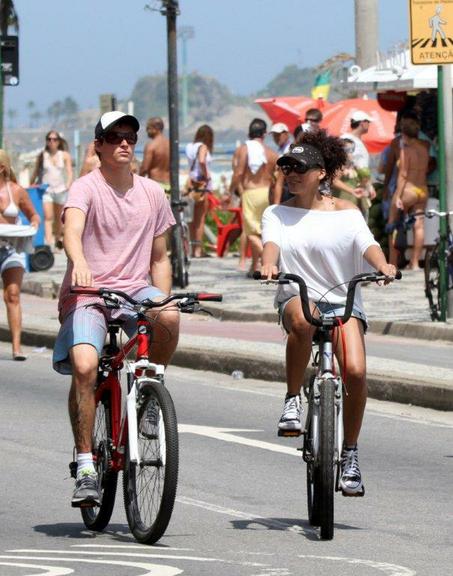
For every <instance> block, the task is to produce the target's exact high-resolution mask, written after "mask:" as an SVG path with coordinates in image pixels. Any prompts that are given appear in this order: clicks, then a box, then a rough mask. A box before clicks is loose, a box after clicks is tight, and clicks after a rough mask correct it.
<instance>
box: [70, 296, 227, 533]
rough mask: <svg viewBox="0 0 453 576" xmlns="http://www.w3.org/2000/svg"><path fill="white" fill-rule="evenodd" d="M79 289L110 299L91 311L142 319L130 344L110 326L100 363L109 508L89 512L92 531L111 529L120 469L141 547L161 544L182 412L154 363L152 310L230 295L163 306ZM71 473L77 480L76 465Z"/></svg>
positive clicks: (99, 413)
mask: <svg viewBox="0 0 453 576" xmlns="http://www.w3.org/2000/svg"><path fill="white" fill-rule="evenodd" d="M71 291H72V292H73V293H76V294H84V295H90V296H100V297H101V298H102V299H103V301H104V304H103V305H101V304H89V305H88V306H90V305H91V306H97V307H101V309H102V310H104V309H121V308H127V309H129V310H133V311H134V312H135V313H136V317H137V331H136V333H135V334H134V336H132V338H130V339H129V340H128V341H127V342H126V343H125V344H124V346H120V345H119V344H118V333H119V330H120V328H121V327H122V324H123V322H124V321H121V320H108V321H107V325H108V326H107V329H108V335H107V339H106V343H105V346H104V349H103V353H102V356H101V358H100V360H99V369H98V377H97V384H96V390H95V398H96V418H95V426H94V433H93V459H94V463H95V468H96V471H97V474H98V482H99V491H100V494H101V504H100V506H98V507H89V508H82V509H81V513H82V518H83V521H84V523H85V526H86V527H87V528H89V529H90V530H96V531H101V530H103V529H104V528H105V527H106V526H107V525H108V523H109V521H110V518H111V516H112V512H113V507H114V504H115V495H116V489H117V482H118V472H120V471H121V470H122V471H123V490H124V505H125V509H126V516H127V521H128V524H129V527H130V530H131V532H132V534H133V535H134V537H135V538H136V540H138V541H139V542H141V543H145V544H153V543H154V542H156V541H157V540H159V538H160V537H161V536H162V535H163V534H164V532H165V530H166V529H167V526H168V523H169V522H170V518H171V515H172V512H173V506H174V502H175V497H176V487H177V483H178V466H179V450H178V428H177V420H176V412H175V407H174V404H173V400H172V398H171V396H170V393H169V391H168V390H167V388H165V386H164V380H165V367H164V366H163V365H160V364H154V363H153V362H150V360H149V350H150V345H151V343H152V340H153V325H152V322H153V321H152V319H150V318H149V317H148V316H147V315H146V312H147V311H148V310H151V309H153V308H161V307H163V306H165V305H167V304H168V303H170V302H173V301H174V302H175V307H176V308H177V309H179V310H180V311H181V312H187V313H193V312H197V311H202V310H203V308H202V307H201V302H204V301H216V302H220V301H221V300H222V296H221V295H220V294H204V293H187V294H186V293H184V294H172V295H171V296H169V297H168V298H165V299H164V300H162V301H160V302H153V301H152V300H144V301H142V302H138V301H137V300H134V299H133V298H131V297H130V296H129V295H128V294H126V293H124V292H121V291H120V290H110V289H107V288H99V289H97V288H84V287H74V288H72V290H71ZM135 346H136V355H135V361H133V362H131V361H129V360H128V359H127V356H128V354H129V353H130V352H131V351H132V350H133V348H134V347H135ZM122 370H125V371H126V386H127V394H124V393H123V392H122V388H121V371H122ZM150 373H151V374H152V376H149V374H150ZM123 396H125V399H124V400H122V397H123ZM123 403H124V406H123ZM70 468H71V474H72V476H73V477H75V475H76V469H77V464H76V462H72V463H71V464H70Z"/></svg>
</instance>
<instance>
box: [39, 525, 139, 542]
mask: <svg viewBox="0 0 453 576" xmlns="http://www.w3.org/2000/svg"><path fill="white" fill-rule="evenodd" d="M33 530H34V531H35V532H39V533H41V534H45V535H46V536H51V537H52V538H79V539H85V540H87V539H91V540H94V539H96V538H100V537H103V536H109V537H110V538H112V539H113V540H115V541H117V542H134V541H135V540H134V538H133V536H132V534H131V533H130V531H129V527H128V525H127V524H110V525H109V527H108V529H107V530H104V531H103V532H92V531H91V530H88V528H85V526H84V525H83V524H81V523H80V522H74V523H72V522H71V523H69V522H62V523H60V524H38V525H37V526H33Z"/></svg>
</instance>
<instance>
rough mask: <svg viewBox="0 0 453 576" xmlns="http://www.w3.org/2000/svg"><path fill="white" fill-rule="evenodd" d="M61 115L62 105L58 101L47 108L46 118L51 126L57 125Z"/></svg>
mask: <svg viewBox="0 0 453 576" xmlns="http://www.w3.org/2000/svg"><path fill="white" fill-rule="evenodd" d="M62 115H63V105H62V103H61V101H60V100H56V101H55V102H53V104H51V105H50V106H49V107H48V108H47V116H48V117H49V120H50V122H51V124H53V125H54V126H55V125H57V124H58V122H59V120H60V118H61V117H62Z"/></svg>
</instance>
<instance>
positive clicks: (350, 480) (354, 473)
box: [340, 446, 365, 496]
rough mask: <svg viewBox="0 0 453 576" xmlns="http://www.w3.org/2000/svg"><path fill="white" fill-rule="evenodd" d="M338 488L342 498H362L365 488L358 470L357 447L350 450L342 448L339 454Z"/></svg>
mask: <svg viewBox="0 0 453 576" xmlns="http://www.w3.org/2000/svg"><path fill="white" fill-rule="evenodd" d="M340 488H341V491H342V492H343V496H364V494H365V486H364V485H363V482H362V474H361V473H360V468H359V453H358V450H357V446H356V447H355V448H352V449H349V450H348V449H346V448H343V451H342V453H341V477H340Z"/></svg>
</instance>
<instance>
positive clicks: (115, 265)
mask: <svg viewBox="0 0 453 576" xmlns="http://www.w3.org/2000/svg"><path fill="white" fill-rule="evenodd" d="M139 128H140V125H139V123H138V120H137V119H136V118H135V117H134V116H131V115H126V114H124V113H123V112H118V111H115V112H107V113H106V114H103V115H102V116H101V118H100V120H99V121H98V123H97V124H96V127H95V149H96V153H97V154H98V156H99V158H100V161H101V166H100V168H97V169H95V170H94V171H93V172H91V173H89V174H87V175H86V176H83V177H82V178H79V179H78V180H76V181H75V182H74V183H73V185H72V186H71V188H70V190H69V195H68V200H67V202H66V205H65V207H64V212H63V219H64V225H65V228H64V248H65V251H66V254H67V256H68V267H67V271H66V275H65V277H64V280H63V284H62V287H61V291H60V298H59V304H58V308H59V314H60V322H61V328H60V331H59V334H58V337H57V341H56V343H55V348H54V354H53V365H54V368H55V370H56V371H57V372H60V373H61V374H72V384H71V389H70V393H69V402H68V405H69V415H70V419H71V425H72V430H73V434H74V441H75V446H76V450H77V479H76V486H75V490H74V494H73V498H72V506H74V507H80V506H95V505H97V504H99V492H98V485H97V477H96V472H95V468H94V465H93V455H92V434H93V427H94V417H95V396H94V386H95V383H96V376H97V369H98V361H99V357H100V355H101V353H102V348H103V345H104V340H105V336H106V333H107V325H106V319H107V317H112V315H114V314H115V312H114V311H106V310H105V309H102V308H100V307H99V306H89V307H87V304H91V305H92V304H95V305H96V304H99V303H100V302H101V301H100V299H99V298H97V297H90V296H81V295H77V294H71V292H70V287H71V285H78V286H94V287H96V288H100V287H106V288H112V289H117V290H123V291H124V292H126V293H127V294H129V295H130V296H132V297H133V298H135V299H137V300H144V299H146V298H151V299H159V298H163V297H165V296H166V295H168V294H169V293H170V290H171V266H170V262H169V259H168V256H167V250H166V242H165V232H166V231H167V230H168V229H169V228H170V227H171V226H172V225H173V224H174V223H175V221H174V218H173V215H172V212H171V209H170V206H169V203H168V201H167V199H166V197H165V194H164V191H163V189H162V188H161V187H160V186H159V185H158V184H157V183H156V182H154V181H153V180H150V179H147V178H143V177H141V176H138V175H136V174H133V173H132V172H131V168H130V165H131V161H132V159H133V156H134V148H135V144H136V142H137V132H138V131H139ZM117 314H120V315H121V320H124V321H125V324H124V325H123V326H124V329H125V330H126V332H132V331H133V330H134V327H135V319H134V317H133V316H132V314H128V312H127V311H124V310H122V311H121V312H117ZM154 333H155V339H154V340H155V341H154V343H153V345H152V347H151V353H152V358H153V362H155V363H158V364H168V362H169V361H170V359H171V357H172V355H173V352H174V350H175V348H176V345H177V342H178V333H179V316H178V313H177V312H175V311H170V310H165V311H164V312H163V313H161V315H160V316H159V322H158V323H156V327H155V332H154Z"/></svg>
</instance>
